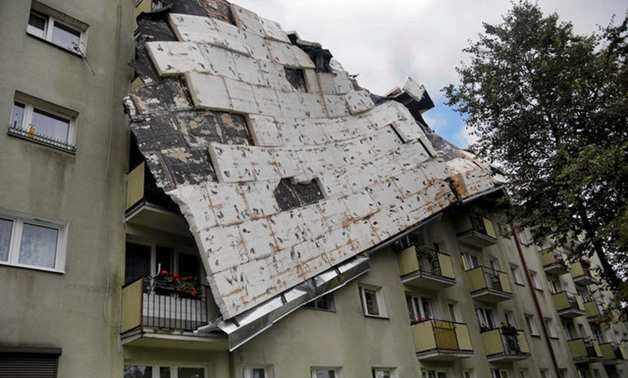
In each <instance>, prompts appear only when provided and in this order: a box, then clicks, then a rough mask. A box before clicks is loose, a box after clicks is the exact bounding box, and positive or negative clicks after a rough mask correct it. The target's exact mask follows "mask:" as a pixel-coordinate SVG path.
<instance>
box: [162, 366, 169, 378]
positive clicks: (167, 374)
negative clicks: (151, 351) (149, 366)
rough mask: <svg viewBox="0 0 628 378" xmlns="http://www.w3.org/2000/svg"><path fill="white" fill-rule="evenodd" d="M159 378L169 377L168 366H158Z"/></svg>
mask: <svg viewBox="0 0 628 378" xmlns="http://www.w3.org/2000/svg"><path fill="white" fill-rule="evenodd" d="M159 378H170V368H169V367H163V366H162V367H160V368H159Z"/></svg>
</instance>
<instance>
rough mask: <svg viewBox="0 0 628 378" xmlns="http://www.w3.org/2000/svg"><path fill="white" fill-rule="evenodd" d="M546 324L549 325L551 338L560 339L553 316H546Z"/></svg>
mask: <svg viewBox="0 0 628 378" xmlns="http://www.w3.org/2000/svg"><path fill="white" fill-rule="evenodd" d="M543 321H544V322H545V326H546V327H547V332H548V333H549V337H550V338H551V339H558V329H557V328H556V324H555V323H554V319H553V318H549V317H548V318H544V319H543Z"/></svg>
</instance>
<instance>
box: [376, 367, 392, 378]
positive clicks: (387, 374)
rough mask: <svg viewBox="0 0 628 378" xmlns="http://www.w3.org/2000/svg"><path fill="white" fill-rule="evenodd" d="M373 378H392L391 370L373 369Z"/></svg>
mask: <svg viewBox="0 0 628 378" xmlns="http://www.w3.org/2000/svg"><path fill="white" fill-rule="evenodd" d="M371 372H372V375H373V378H392V377H393V375H392V370H391V369H372V370H371Z"/></svg>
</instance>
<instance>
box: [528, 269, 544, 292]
mask: <svg viewBox="0 0 628 378" xmlns="http://www.w3.org/2000/svg"><path fill="white" fill-rule="evenodd" d="M529 272H530V277H531V278H532V285H534V288H535V289H536V290H539V291H543V283H541V279H540V277H539V274H538V273H537V272H536V271H534V270H529Z"/></svg>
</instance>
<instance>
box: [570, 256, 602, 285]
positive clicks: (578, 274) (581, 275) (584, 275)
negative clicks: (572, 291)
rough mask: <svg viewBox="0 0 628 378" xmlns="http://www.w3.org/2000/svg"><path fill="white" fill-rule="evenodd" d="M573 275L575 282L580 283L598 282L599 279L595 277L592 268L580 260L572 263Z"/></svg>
mask: <svg viewBox="0 0 628 378" xmlns="http://www.w3.org/2000/svg"><path fill="white" fill-rule="evenodd" d="M570 268H571V276H572V277H573V282H574V283H575V284H578V285H591V284H596V283H597V280H596V279H595V278H594V277H593V274H592V273H591V269H590V268H589V267H588V266H586V265H585V264H583V263H582V262H580V261H576V262H574V263H572V264H571V266H570Z"/></svg>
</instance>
